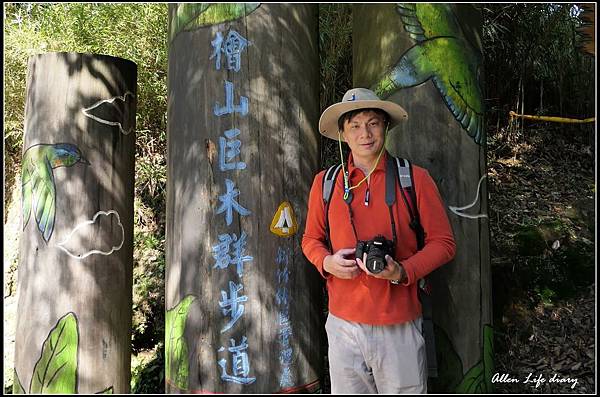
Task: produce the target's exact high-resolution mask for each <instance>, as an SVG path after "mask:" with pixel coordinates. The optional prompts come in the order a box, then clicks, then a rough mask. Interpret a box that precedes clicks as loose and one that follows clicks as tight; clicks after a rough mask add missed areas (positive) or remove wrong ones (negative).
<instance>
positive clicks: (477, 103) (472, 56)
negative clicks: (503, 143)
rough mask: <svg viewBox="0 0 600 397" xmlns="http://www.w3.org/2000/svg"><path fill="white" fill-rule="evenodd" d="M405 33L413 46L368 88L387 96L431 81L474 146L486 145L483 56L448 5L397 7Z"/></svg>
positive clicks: (404, 4)
mask: <svg viewBox="0 0 600 397" xmlns="http://www.w3.org/2000/svg"><path fill="white" fill-rule="evenodd" d="M396 9H397V11H398V13H399V14H400V18H401V19H402V23H403V25H404V29H405V30H406V31H407V32H408V34H409V35H410V37H411V38H412V39H413V40H414V41H415V42H416V44H415V45H414V46H413V47H411V48H410V49H409V50H408V51H406V52H405V53H404V54H403V55H402V57H401V58H400V60H399V61H398V62H397V63H396V65H395V66H394V67H393V68H392V70H391V71H389V72H388V73H386V74H385V75H384V77H383V78H381V79H380V80H379V81H378V83H377V84H376V85H375V86H374V87H373V88H372V89H373V91H375V92H376V93H377V94H378V95H379V96H380V97H382V98H387V97H389V96H390V95H392V94H393V93H394V92H395V91H396V90H398V89H400V88H408V87H414V86H417V85H420V84H422V83H425V82H426V81H428V80H431V81H432V82H433V84H434V85H435V87H436V88H437V89H438V91H439V92H440V94H441V96H442V98H443V100H444V102H445V103H446V106H447V107H448V109H450V111H451V112H452V114H453V115H454V118H455V119H456V120H457V121H458V122H459V123H460V124H461V126H462V127H463V129H464V130H465V131H466V132H467V133H468V134H469V136H470V137H472V138H473V140H474V141H475V142H476V143H477V144H482V143H485V129H484V127H483V113H484V104H483V95H482V90H481V83H480V80H479V70H480V64H481V58H482V56H481V52H480V51H479V50H478V49H476V48H475V47H474V46H473V45H471V43H469V41H468V40H467V39H466V37H465V35H464V33H463V30H462V28H461V27H460V25H459V23H458V20H457V19H456V16H455V15H454V12H453V11H452V8H451V5H450V4H430V3H416V4H412V3H411V4H408V3H399V4H397V7H396Z"/></svg>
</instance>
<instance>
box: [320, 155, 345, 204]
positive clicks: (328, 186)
mask: <svg viewBox="0 0 600 397" xmlns="http://www.w3.org/2000/svg"><path fill="white" fill-rule="evenodd" d="M341 169H342V165H341V164H338V165H332V166H331V167H329V168H328V169H327V171H326V172H325V176H324V177H323V201H324V202H325V204H326V205H327V204H328V203H329V200H331V195H332V194H333V188H334V187H335V181H336V179H337V176H338V174H339V173H340V170H341Z"/></svg>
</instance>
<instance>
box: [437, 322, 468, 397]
mask: <svg viewBox="0 0 600 397" xmlns="http://www.w3.org/2000/svg"><path fill="white" fill-rule="evenodd" d="M434 330H435V331H434V332H435V350H436V357H437V370H438V376H437V378H430V379H429V380H430V381H431V382H432V386H433V387H432V389H433V390H453V389H454V388H455V387H456V386H457V385H458V383H459V382H460V381H461V379H462V378H463V364H462V361H461V360H460V356H459V355H458V353H457V352H456V349H455V348H454V346H453V344H452V341H451V340H450V338H449V337H448V334H446V331H444V329H443V328H442V327H439V326H437V325H436V324H434Z"/></svg>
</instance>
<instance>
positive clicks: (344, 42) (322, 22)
mask: <svg viewBox="0 0 600 397" xmlns="http://www.w3.org/2000/svg"><path fill="white" fill-rule="evenodd" d="M319 59H320V65H321V66H320V76H321V86H320V87H319V95H320V99H321V101H320V109H321V112H322V111H323V110H325V109H326V108H327V107H328V106H330V105H333V104H334V103H336V102H339V101H341V100H342V97H343V96H344V94H345V93H346V91H348V90H349V89H350V88H352V4H340V3H337V4H335V3H334V4H319ZM321 142H322V148H321V166H322V167H323V168H327V167H329V166H331V165H333V164H336V163H339V162H340V159H339V158H340V157H339V156H340V155H339V149H338V143H337V142H335V141H334V140H332V139H329V138H325V137H321ZM344 146H346V144H344ZM346 156H347V152H345V153H344V158H346Z"/></svg>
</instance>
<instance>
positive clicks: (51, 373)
mask: <svg viewBox="0 0 600 397" xmlns="http://www.w3.org/2000/svg"><path fill="white" fill-rule="evenodd" d="M78 344H79V331H78V328H77V318H76V317H75V314H74V313H67V314H66V315H65V316H63V317H62V318H61V319H60V320H59V321H58V323H57V324H56V326H55V327H54V328H53V329H52V330H51V331H50V333H49V334H48V337H47V338H46V340H45V341H44V344H43V346H42V354H41V356H40V358H39V360H38V361H37V363H35V367H34V368H33V375H32V376H31V384H30V386H29V392H30V393H49V394H74V393H77V390H76V388H77V348H78Z"/></svg>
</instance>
